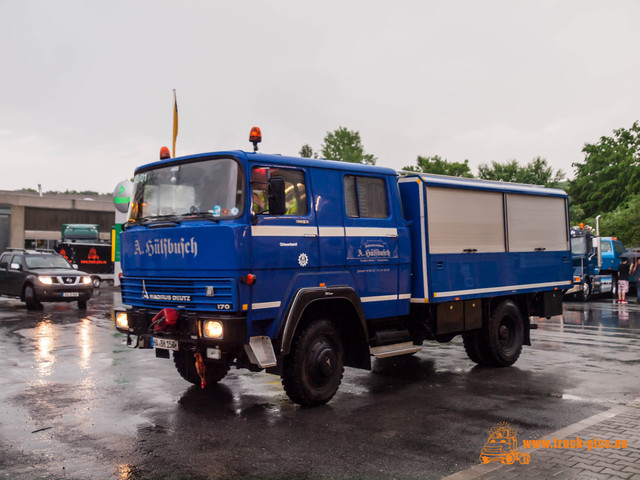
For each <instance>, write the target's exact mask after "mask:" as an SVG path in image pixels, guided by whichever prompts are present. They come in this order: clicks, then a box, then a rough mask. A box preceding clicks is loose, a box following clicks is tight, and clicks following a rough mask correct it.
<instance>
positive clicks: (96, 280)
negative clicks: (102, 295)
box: [92, 277, 102, 288]
mask: <svg viewBox="0 0 640 480" xmlns="http://www.w3.org/2000/svg"><path fill="white" fill-rule="evenodd" d="M101 282H102V280H100V277H93V279H92V283H93V288H100V283H101Z"/></svg>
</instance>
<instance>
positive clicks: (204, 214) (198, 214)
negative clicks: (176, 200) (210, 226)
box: [182, 212, 220, 223]
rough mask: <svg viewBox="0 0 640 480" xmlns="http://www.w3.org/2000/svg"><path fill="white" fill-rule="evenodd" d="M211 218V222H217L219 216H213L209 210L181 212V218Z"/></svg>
mask: <svg viewBox="0 0 640 480" xmlns="http://www.w3.org/2000/svg"><path fill="white" fill-rule="evenodd" d="M196 219H197V220H201V219H204V220H211V221H212V222H215V223H218V222H219V221H220V219H219V218H214V217H213V216H212V215H211V214H210V213H209V212H194V213H183V214H182V220H196Z"/></svg>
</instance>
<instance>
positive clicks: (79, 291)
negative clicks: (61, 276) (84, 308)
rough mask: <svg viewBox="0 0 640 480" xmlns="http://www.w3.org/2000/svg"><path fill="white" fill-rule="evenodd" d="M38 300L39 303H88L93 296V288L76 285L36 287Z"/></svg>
mask: <svg viewBox="0 0 640 480" xmlns="http://www.w3.org/2000/svg"><path fill="white" fill-rule="evenodd" d="M34 288H35V292H36V298H37V299H38V301H39V302H77V301H81V302H84V301H87V300H89V299H90V298H91V296H92V295H93V286H92V285H91V284H89V285H74V286H73V287H69V286H66V285H35V287H34Z"/></svg>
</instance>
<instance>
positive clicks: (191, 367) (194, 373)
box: [173, 350, 229, 389]
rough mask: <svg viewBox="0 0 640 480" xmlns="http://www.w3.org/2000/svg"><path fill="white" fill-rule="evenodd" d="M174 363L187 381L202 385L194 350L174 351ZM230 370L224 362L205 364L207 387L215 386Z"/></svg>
mask: <svg viewBox="0 0 640 480" xmlns="http://www.w3.org/2000/svg"><path fill="white" fill-rule="evenodd" d="M173 363H174V364H175V366H176V370H178V373H179V374H180V376H181V377H182V378H184V379H185V380H186V381H187V382H190V383H193V384H194V385H201V384H202V379H201V378H200V375H198V370H197V369H196V360H195V357H194V355H193V352H190V351H187V350H178V351H177V352H173ZM228 371H229V366H228V365H226V364H224V363H207V364H205V379H206V381H207V382H206V384H205V389H206V388H207V387H209V386H213V385H215V384H216V383H218V382H219V381H220V380H222V379H223V378H224V377H225V376H226V375H227V372H228Z"/></svg>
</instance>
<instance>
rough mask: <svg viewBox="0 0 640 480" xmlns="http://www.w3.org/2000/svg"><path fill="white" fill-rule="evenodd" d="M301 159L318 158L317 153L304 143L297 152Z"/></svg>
mask: <svg viewBox="0 0 640 480" xmlns="http://www.w3.org/2000/svg"><path fill="white" fill-rule="evenodd" d="M298 153H299V154H300V156H301V157H302V158H318V153H317V152H314V151H313V148H311V146H310V145H309V144H308V143H305V144H304V145H303V146H302V147H301V148H300V151H299V152H298Z"/></svg>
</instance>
